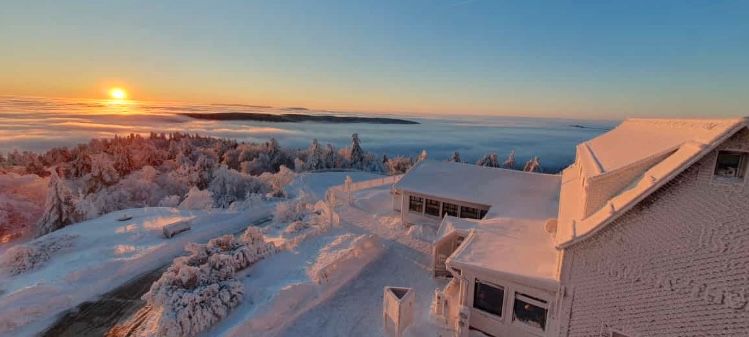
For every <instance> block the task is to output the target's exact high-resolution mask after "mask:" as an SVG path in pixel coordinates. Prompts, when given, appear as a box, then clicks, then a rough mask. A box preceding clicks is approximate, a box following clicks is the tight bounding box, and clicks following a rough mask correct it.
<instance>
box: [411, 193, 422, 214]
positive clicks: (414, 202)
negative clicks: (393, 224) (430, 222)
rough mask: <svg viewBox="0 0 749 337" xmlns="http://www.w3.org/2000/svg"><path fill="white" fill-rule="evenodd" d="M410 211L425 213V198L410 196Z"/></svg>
mask: <svg viewBox="0 0 749 337" xmlns="http://www.w3.org/2000/svg"><path fill="white" fill-rule="evenodd" d="M408 209H409V210H411V211H414V212H419V213H422V212H424V198H421V197H415V196H413V195H409V196H408Z"/></svg>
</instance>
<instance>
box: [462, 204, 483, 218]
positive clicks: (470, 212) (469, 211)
mask: <svg viewBox="0 0 749 337" xmlns="http://www.w3.org/2000/svg"><path fill="white" fill-rule="evenodd" d="M460 217H461V218H466V219H481V216H480V215H479V210H478V208H473V207H467V206H460Z"/></svg>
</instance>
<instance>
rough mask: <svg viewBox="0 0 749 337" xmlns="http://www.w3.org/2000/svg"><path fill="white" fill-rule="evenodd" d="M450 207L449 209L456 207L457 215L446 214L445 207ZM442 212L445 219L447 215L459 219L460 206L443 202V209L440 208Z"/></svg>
mask: <svg viewBox="0 0 749 337" xmlns="http://www.w3.org/2000/svg"><path fill="white" fill-rule="evenodd" d="M448 205H449V207H452V206H455V215H453V214H449V213H447V212H445V206H448ZM440 211H441V213H442V217H443V218H444V217H445V215H450V216H454V217H456V218H457V217H458V216H459V215H460V205H458V204H454V203H451V202H444V201H443V202H442V207H441V208H440Z"/></svg>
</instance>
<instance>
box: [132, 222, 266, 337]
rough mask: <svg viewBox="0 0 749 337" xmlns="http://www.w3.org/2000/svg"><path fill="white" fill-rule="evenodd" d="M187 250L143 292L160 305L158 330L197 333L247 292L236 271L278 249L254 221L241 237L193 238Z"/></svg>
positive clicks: (172, 334)
mask: <svg viewBox="0 0 749 337" xmlns="http://www.w3.org/2000/svg"><path fill="white" fill-rule="evenodd" d="M185 250H187V251H188V252H189V255H188V256H184V257H178V258H176V259H175V260H174V262H173V263H172V265H171V266H170V267H169V268H168V269H167V271H166V272H164V274H162V275H161V277H160V278H159V279H158V280H157V281H156V282H154V283H153V284H152V285H151V289H150V290H149V291H148V293H146V294H145V295H143V299H145V300H146V301H147V302H148V304H149V305H151V306H152V307H154V308H156V309H157V310H154V312H155V313H156V314H157V315H159V316H158V317H156V318H155V321H154V323H155V326H154V327H155V329H156V331H155V333H156V335H158V336H166V337H190V336H195V335H197V334H199V333H200V332H202V331H205V330H206V329H208V328H209V327H211V326H212V325H214V324H216V323H217V322H218V321H220V320H221V319H223V318H225V317H226V316H227V315H228V314H229V311H230V310H231V309H232V308H234V307H236V306H237V305H238V304H239V303H240V302H241V301H242V299H243V295H244V286H243V285H242V283H241V282H240V281H238V280H237V279H236V278H235V273H236V272H237V271H240V270H242V269H244V268H247V267H248V266H250V265H252V264H253V263H255V262H257V261H258V260H260V259H263V258H264V257H265V256H268V255H270V254H273V253H274V252H276V250H277V249H276V247H275V246H274V245H273V244H272V243H268V242H265V238H264V237H263V235H262V233H260V231H258V230H257V229H255V228H253V227H250V228H248V229H247V231H245V233H244V234H243V235H242V237H241V239H237V238H235V237H234V236H232V235H224V236H221V237H218V238H215V239H212V240H210V241H208V243H207V244H204V245H203V244H195V243H190V244H188V245H187V246H186V247H185Z"/></svg>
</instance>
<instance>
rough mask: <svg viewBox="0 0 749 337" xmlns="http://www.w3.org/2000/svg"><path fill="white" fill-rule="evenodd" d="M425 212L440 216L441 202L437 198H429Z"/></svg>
mask: <svg viewBox="0 0 749 337" xmlns="http://www.w3.org/2000/svg"><path fill="white" fill-rule="evenodd" d="M424 213H426V214H429V215H434V216H440V202H439V201H437V200H432V199H427V204H426V209H425V210H424Z"/></svg>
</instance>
